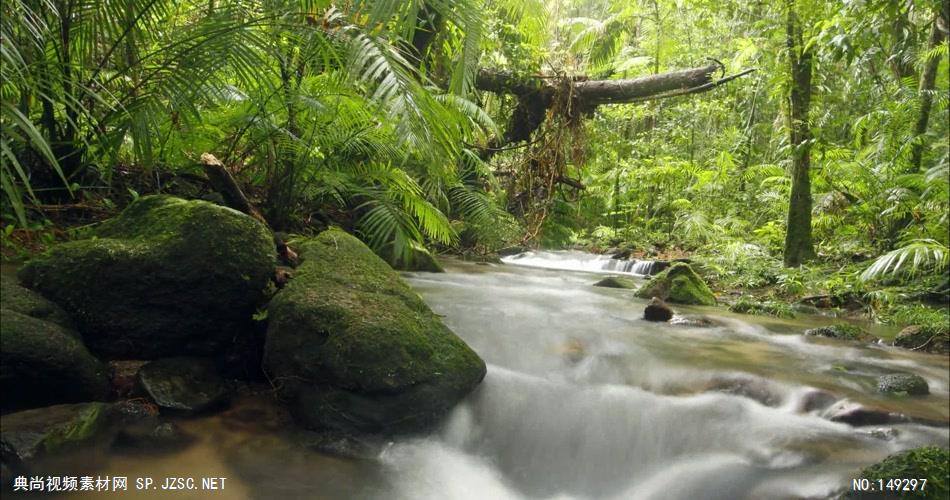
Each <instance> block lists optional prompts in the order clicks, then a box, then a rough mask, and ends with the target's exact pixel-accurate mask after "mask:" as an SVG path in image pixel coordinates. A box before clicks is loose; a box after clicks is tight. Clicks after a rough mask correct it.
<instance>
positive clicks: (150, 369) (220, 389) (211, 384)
mask: <svg viewBox="0 0 950 500" xmlns="http://www.w3.org/2000/svg"><path fill="white" fill-rule="evenodd" d="M138 383H139V387H141V389H142V391H143V392H144V393H145V394H146V395H148V397H149V398H151V399H152V401H154V402H155V404H156V405H158V407H159V408H161V409H162V410H163V411H168V412H171V413H180V414H196V413H201V412H205V411H209V410H213V409H216V408H219V407H221V406H223V405H224V404H225V403H227V401H228V396H229V392H228V387H227V385H226V384H225V382H224V380H222V379H221V377H220V376H219V375H218V372H217V369H216V368H215V365H214V363H213V362H212V361H211V360H208V359H203V358H191V357H177V358H164V359H159V360H156V361H152V362H150V363H148V364H147V365H145V366H143V367H142V368H141V369H140V370H139V372H138Z"/></svg>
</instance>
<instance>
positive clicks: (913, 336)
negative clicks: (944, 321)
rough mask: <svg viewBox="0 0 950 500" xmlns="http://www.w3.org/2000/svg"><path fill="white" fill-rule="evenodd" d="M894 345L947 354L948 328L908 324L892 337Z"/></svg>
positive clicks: (949, 347) (948, 347) (948, 343)
mask: <svg viewBox="0 0 950 500" xmlns="http://www.w3.org/2000/svg"><path fill="white" fill-rule="evenodd" d="M894 345H895V346H897V347H903V348H905V349H911V350H915V351H925V352H932V353H936V354H947V353H950V330H948V329H946V328H935V327H928V326H917V325H912V326H908V327H907V328H904V329H903V330H901V331H900V333H898V334H897V337H895V338H894Z"/></svg>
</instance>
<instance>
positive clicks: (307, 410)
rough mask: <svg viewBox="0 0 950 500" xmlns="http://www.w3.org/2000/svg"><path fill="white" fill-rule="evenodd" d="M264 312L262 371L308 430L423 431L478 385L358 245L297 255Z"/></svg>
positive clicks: (339, 237)
mask: <svg viewBox="0 0 950 500" xmlns="http://www.w3.org/2000/svg"><path fill="white" fill-rule="evenodd" d="M299 249H300V252H299V255H300V258H301V264H300V266H299V267H298V268H297V270H296V274H295V276H294V278H293V279H292V280H291V281H290V282H289V283H288V284H287V285H286V286H285V287H284V288H283V289H282V290H281V291H280V292H278V293H277V295H276V296H275V297H274V299H273V300H272V301H271V303H270V305H269V307H268V317H269V329H268V332H267V341H266V344H265V349H264V366H265V370H266V371H267V373H268V376H269V378H270V380H271V381H272V382H273V383H275V384H276V385H277V387H278V388H279V390H280V394H281V396H282V397H283V398H285V399H286V400H288V401H289V402H290V403H291V408H292V410H293V412H294V415H295V417H296V418H297V420H298V421H299V422H300V423H302V424H303V425H305V426H307V427H310V428H317V429H326V428H330V429H337V430H344V431H351V432H352V431H356V432H370V433H383V434H394V433H405V432H414V431H420V430H423V429H425V428H427V427H429V426H430V425H432V424H434V423H435V422H437V421H438V419H439V418H440V417H442V416H443V415H444V414H445V413H447V412H448V410H449V409H451V408H452V407H453V406H454V405H455V404H456V403H457V402H458V401H459V400H460V399H462V398H463V397H464V396H465V395H466V394H467V393H468V392H469V391H471V390H472V389H473V388H474V387H475V386H476V385H477V384H478V383H479V382H481V380H482V378H483V377H484V376H485V363H484V361H482V360H481V358H479V357H478V355H477V354H475V352H474V351H472V350H471V348H469V347H468V345H466V344H465V342H463V341H462V340H461V339H459V338H458V337H456V336H455V335H454V334H453V333H452V332H451V331H450V330H449V329H448V328H447V327H446V326H445V325H444V324H442V321H441V320H440V319H439V318H438V316H436V315H435V314H434V313H433V312H432V311H431V310H430V309H429V307H428V306H427V305H426V304H425V303H424V302H423V301H422V299H421V298H419V296H418V295H416V293H415V292H413V291H412V290H411V289H410V288H409V287H408V285H406V284H405V283H403V282H402V280H401V279H400V278H399V275H398V274H396V273H395V272H394V271H393V270H392V269H390V267H389V266H388V265H387V264H386V263H385V262H384V261H383V260H382V259H380V258H379V257H377V256H376V255H375V254H374V253H373V252H372V251H371V250H370V249H369V248H367V247H366V246H365V245H364V244H363V243H361V242H360V241H359V240H357V239H356V238H354V237H353V236H350V235H348V234H346V233H345V232H343V231H340V230H336V229H331V230H328V231H325V232H323V233H321V234H320V235H319V236H317V237H316V238H313V239H310V240H306V241H304V242H301V243H300V245H299Z"/></svg>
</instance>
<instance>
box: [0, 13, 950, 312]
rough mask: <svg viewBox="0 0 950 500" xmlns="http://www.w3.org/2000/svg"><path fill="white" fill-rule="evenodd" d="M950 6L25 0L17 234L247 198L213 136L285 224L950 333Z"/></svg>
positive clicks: (11, 224)
mask: <svg viewBox="0 0 950 500" xmlns="http://www.w3.org/2000/svg"><path fill="white" fill-rule="evenodd" d="M947 17H948V14H947V4H946V2H944V1H942V0H900V1H898V0H839V1H833V2H825V1H818V0H781V1H780V0H771V1H751V2H748V1H734V0H727V1H719V0H716V1H711V0H636V1H620V0H548V1H540V0H529V1H520V0H518V1H514V0H462V1H449V0H413V1H403V2H400V1H390V0H387V1H372V2H370V1H360V0H352V1H346V0H344V1H341V2H335V3H331V2H322V1H297V2H295V1H281V0H266V1H259V2H252V1H233V2H220V1H217V2H216V1H215V0H206V1H202V2H196V1H177V2H172V1H167V0H144V1H143V0H137V1H136V0H105V1H95V2H91V1H86V0H8V1H5V2H3V7H2V18H3V20H2V39H0V42H2V58H3V59H2V80H3V83H2V92H0V93H2V116H0V120H2V127H3V131H2V135H3V137H2V151H0V157H2V169H0V172H2V188H3V189H2V193H3V194H2V214H0V215H2V219H3V220H2V225H3V228H4V230H3V251H4V256H5V258H10V259H17V258H21V257H23V256H25V255H28V254H29V253H31V252H34V251H36V250H37V249H38V248H41V247H43V246H44V244H46V243H49V242H51V241H54V240H57V239H65V238H68V237H69V233H68V231H66V229H68V228H70V227H75V226H77V225H84V224H89V223H91V222H95V221H97V220H100V219H102V218H105V217H107V216H111V215H114V214H115V213H117V212H118V210H120V209H121V208H122V207H124V206H125V205H126V204H128V203H129V202H130V201H131V200H132V199H134V198H137V197H138V196H140V195H145V194H152V193H158V192H163V193H173V194H177V195H179V196H184V197H190V198H209V199H212V198H214V197H216V196H220V195H218V194H216V192H215V191H216V190H215V189H214V187H213V185H212V184H210V183H209V181H208V178H206V177H205V172H206V170H205V169H204V168H203V165H202V159H201V158H202V155H203V154H204V153H210V154H212V155H214V157H216V158H217V159H218V160H220V162H221V163H222V164H223V165H224V166H225V167H226V170H227V172H228V173H230V175H232V176H233V177H234V178H235V179H236V180H237V182H238V184H239V185H240V186H241V189H242V190H243V192H244V193H246V194H247V197H248V198H249V199H250V201H251V203H252V204H253V205H255V206H256V207H258V208H259V209H260V211H261V212H262V214H263V216H264V218H265V219H266V220H267V222H268V223H269V225H270V226H271V227H272V228H274V229H278V230H282V231H287V232H298V233H312V232H316V231H318V230H319V229H322V228H324V227H326V226H329V225H338V226H341V227H343V228H345V229H347V230H350V231H352V232H354V233H355V234H356V235H358V236H359V237H360V238H362V239H363V240H364V241H365V242H367V243H368V244H369V245H370V246H371V247H372V248H373V249H374V250H375V251H376V252H377V253H379V254H380V255H382V256H384V257H386V258H387V259H388V260H389V261H390V262H391V263H393V264H396V265H405V264H408V263H411V261H412V260H413V259H415V258H417V257H418V255H419V254H420V253H424V252H426V251H427V249H428V251H432V252H451V253H456V254H464V255H485V254H490V253H492V252H496V251H498V250H500V249H502V248H505V247H510V246H526V247H543V248H566V247H579V248H584V249H590V250H594V251H611V252H619V251H622V250H631V251H632V252H633V254H634V255H637V256H644V257H645V258H664V259H668V258H676V257H690V258H691V259H693V260H694V261H697V262H699V263H700V264H701V269H702V271H703V273H704V274H705V275H706V277H707V278H708V279H710V280H711V281H712V283H713V284H714V286H716V287H718V288H719V289H720V290H739V292H735V293H736V295H735V296H736V297H738V299H737V300H738V303H739V304H746V305H747V306H748V307H759V308H762V307H765V308H766V309H767V310H769V311H771V312H773V313H775V314H784V313H785V312H786V311H787V306H784V305H782V303H783V302H788V301H794V300H798V299H801V298H802V297H809V298H811V299H812V300H818V301H823V302H824V303H827V304H831V305H834V306H839V307H850V308H852V309H855V310H860V311H862V312H865V313H870V314H871V315H872V316H875V317H877V318H878V319H881V320H884V321H889V322H894V323H900V324H908V323H917V324H922V323H923V324H933V325H937V326H940V327H941V328H944V329H945V328H947V312H946V305H947V293H948V289H950V285H948V279H947V272H948V264H950V249H948V244H950V241H948V225H950V220H948V196H950V188H948V178H950V146H948V141H947V136H948V100H950V99H948V84H950V78H948V62H947V61H948V49H947V30H948V22H947ZM742 294H745V295H742ZM746 295H748V296H749V297H755V298H754V299H750V298H749V297H746ZM816 297H817V299H816ZM770 301H774V302H770ZM749 304H752V305H751V306H749ZM763 304H764V306H763ZM933 306H939V307H933ZM740 307H741V306H740Z"/></svg>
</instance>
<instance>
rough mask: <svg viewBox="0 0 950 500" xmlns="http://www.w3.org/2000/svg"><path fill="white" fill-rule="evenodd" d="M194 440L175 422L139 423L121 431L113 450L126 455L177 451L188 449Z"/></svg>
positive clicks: (116, 437)
mask: <svg viewBox="0 0 950 500" xmlns="http://www.w3.org/2000/svg"><path fill="white" fill-rule="evenodd" d="M193 441H194V438H193V437H192V436H190V435H188V434H186V433H185V432H184V431H182V430H181V428H179V427H178V426H177V425H175V424H174V423H173V422H160V423H153V422H147V423H139V424H135V425H128V426H126V427H125V428H123V429H122V430H120V431H119V432H118V433H117V434H116V436H115V438H114V440H113V441H112V448H113V449H114V450H117V451H122V452H125V453H134V452H144V453H154V452H166V451H177V450H181V449H182V448H185V447H187V446H188V445H189V444H191V443H192V442H193Z"/></svg>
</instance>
